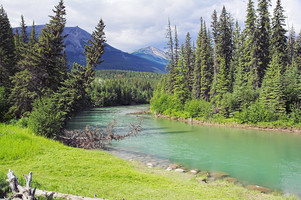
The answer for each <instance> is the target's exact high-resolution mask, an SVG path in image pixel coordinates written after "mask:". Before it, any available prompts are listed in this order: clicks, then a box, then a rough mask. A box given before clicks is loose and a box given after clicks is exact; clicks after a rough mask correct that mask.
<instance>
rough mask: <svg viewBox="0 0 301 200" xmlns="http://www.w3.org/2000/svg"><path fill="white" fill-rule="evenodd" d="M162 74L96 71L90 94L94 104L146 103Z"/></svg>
mask: <svg viewBox="0 0 301 200" xmlns="http://www.w3.org/2000/svg"><path fill="white" fill-rule="evenodd" d="M162 76H163V74H157V73H150V72H133V71H121V70H101V71H96V74H95V80H94V81H93V82H92V85H91V90H90V91H89V95H90V97H91V100H92V103H93V105H94V106H115V105H131V104H146V103H149V102H150V99H151V98H152V96H153V92H154V88H155V87H156V85H157V83H158V82H159V80H160V79H161V78H162Z"/></svg>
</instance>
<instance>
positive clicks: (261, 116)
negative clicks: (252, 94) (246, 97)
mask: <svg viewBox="0 0 301 200" xmlns="http://www.w3.org/2000/svg"><path fill="white" fill-rule="evenodd" d="M277 117H278V116H277V115H276V114H275V113H274V112H272V111H271V110H270V109H268V108H267V107H266V106H265V105H264V104H263V103H262V102H260V101H256V102H254V103H252V104H251V105H250V106H249V107H245V108H244V109H243V110H242V111H241V112H239V113H237V115H236V118H237V119H239V120H240V121H241V123H250V124H257V123H259V122H270V121H275V120H276V119H277Z"/></svg>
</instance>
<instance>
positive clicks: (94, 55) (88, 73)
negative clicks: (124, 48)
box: [84, 19, 106, 86]
mask: <svg viewBox="0 0 301 200" xmlns="http://www.w3.org/2000/svg"><path fill="white" fill-rule="evenodd" d="M104 28H105V24H104V22H103V20H102V19H100V20H99V22H98V24H97V26H96V27H95V31H93V33H92V40H89V41H88V43H89V45H86V46H85V51H84V54H85V56H86V60H87V64H86V69H85V78H86V84H88V86H90V84H91V83H92V81H93V80H94V74H95V67H96V66H97V65H99V64H101V63H102V62H103V60H100V59H101V56H102V54H103V53H104V48H105V42H106V39H105V32H104Z"/></svg>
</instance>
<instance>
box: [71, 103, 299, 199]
mask: <svg viewBox="0 0 301 200" xmlns="http://www.w3.org/2000/svg"><path fill="white" fill-rule="evenodd" d="M146 109H147V106H145V105H143V106H122V107H109V108H96V109H92V110H88V111H84V112H81V113H79V114H78V115H77V116H75V117H74V118H73V119H71V120H70V121H69V122H68V124H67V127H68V129H84V128H85V126H86V125H87V124H89V125H90V126H97V127H99V128H105V127H106V126H107V124H108V123H109V122H112V121H113V120H114V119H116V120H117V123H118V124H117V126H116V132H118V133H125V132H126V131H127V130H128V127H129V124H130V123H137V122H139V119H140V118H141V117H142V118H143V123H142V129H143V131H142V132H141V134H139V135H138V136H137V137H131V138H128V139H125V140H122V141H119V142H115V143H113V147H114V148H117V149H118V148H120V149H121V148H122V149H126V150H127V151H132V152H141V153H143V154H145V155H152V156H155V157H157V158H158V159H167V160H169V161H170V162H172V163H180V164H182V165H184V166H185V167H187V168H190V169H193V168H198V169H200V170H208V171H223V172H227V173H229V174H230V176H232V177H235V178H237V179H238V180H240V181H241V182H242V183H243V184H252V185H260V186H265V187H269V188H271V189H274V190H279V191H282V192H284V193H285V194H295V195H297V196H299V197H301V135H294V134H289V133H280V132H269V131H258V130H247V129H239V128H225V127H213V126H200V125H189V124H186V123H184V122H178V121H172V120H168V119H158V118H154V117H152V116H151V115H135V114H134V115H133V114H129V113H134V112H138V111H142V110H146Z"/></svg>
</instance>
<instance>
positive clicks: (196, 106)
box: [184, 99, 213, 119]
mask: <svg viewBox="0 0 301 200" xmlns="http://www.w3.org/2000/svg"><path fill="white" fill-rule="evenodd" d="M184 110H185V111H186V112H187V113H189V116H190V117H194V118H205V119H209V118H211V117H212V114H213V109H212V105H211V103H209V102H207V101H205V100H196V99H193V100H190V101H187V102H186V104H185V108H184Z"/></svg>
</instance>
